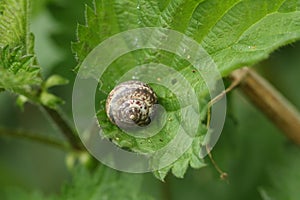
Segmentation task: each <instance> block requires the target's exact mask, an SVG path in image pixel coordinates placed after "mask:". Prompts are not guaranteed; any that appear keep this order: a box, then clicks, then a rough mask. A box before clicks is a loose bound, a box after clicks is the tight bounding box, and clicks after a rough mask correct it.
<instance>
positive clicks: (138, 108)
mask: <svg viewBox="0 0 300 200" xmlns="http://www.w3.org/2000/svg"><path fill="white" fill-rule="evenodd" d="M156 103H157V96H156V94H155V93H154V91H153V89H152V88H151V87H150V86H149V85H147V84H146V83H143V82H141V81H133V80H132V81H126V82H123V83H121V84H119V85H117V86H116V87H115V88H114V89H113V90H112V91H111V92H110V93H109V95H108V98H107V100H106V114H107V116H108V118H109V119H110V121H111V122H112V123H114V124H116V125H118V126H119V127H120V128H130V127H134V126H135V125H138V126H146V125H148V124H149V123H150V122H151V117H152V115H153V113H154V104H156Z"/></svg>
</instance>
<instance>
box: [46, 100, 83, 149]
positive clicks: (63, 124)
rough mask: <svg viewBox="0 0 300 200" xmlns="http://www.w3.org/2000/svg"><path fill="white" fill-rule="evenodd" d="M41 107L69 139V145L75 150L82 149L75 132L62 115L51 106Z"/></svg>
mask: <svg viewBox="0 0 300 200" xmlns="http://www.w3.org/2000/svg"><path fill="white" fill-rule="evenodd" d="M43 109H44V110H45V111H46V112H47V114H48V115H49V116H50V118H51V119H52V120H53V122H54V123H55V124H56V125H57V127H58V128H59V129H60V131H61V132H62V133H63V134H64V136H65V137H66V138H67V140H68V141H69V143H70V145H71V146H72V147H73V149H75V150H83V146H82V143H81V141H80V138H79V137H78V135H77V133H76V132H75V131H74V130H73V129H72V128H71V126H70V125H69V124H68V123H67V121H66V120H65V119H64V118H63V117H62V115H61V114H60V113H59V112H58V111H57V110H54V109H52V108H49V107H46V106H43Z"/></svg>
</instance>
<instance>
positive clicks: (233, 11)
mask: <svg viewBox="0 0 300 200" xmlns="http://www.w3.org/2000/svg"><path fill="white" fill-rule="evenodd" d="M34 3H35V1H33V0H32V1H30V0H1V1H0V95H1V92H3V91H7V92H9V93H13V94H15V95H16V97H17V100H16V101H17V104H18V105H19V106H20V107H21V108H23V106H24V103H26V102H29V103H33V104H35V105H37V106H40V107H42V109H44V110H45V111H46V113H47V114H48V115H49V116H50V118H52V120H53V121H54V122H55V123H56V124H57V126H58V127H59V128H60V130H61V132H62V133H63V134H64V135H65V136H66V138H67V144H65V142H59V141H52V140H51V141H50V140H49V141H50V142H52V143H55V144H58V146H59V145H60V146H63V148H67V149H68V151H71V152H78V151H79V152H85V148H84V147H83V145H82V144H81V142H80V139H79V137H78V133H76V131H74V130H75V129H74V128H73V127H72V126H70V125H69V124H68V123H67V122H66V121H65V120H64V117H63V116H62V115H61V110H60V109H59V106H60V104H61V103H63V102H64V101H63V100H62V99H61V98H59V97H57V96H56V95H54V94H52V93H51V92H49V90H48V89H49V88H51V87H54V86H59V85H64V84H68V83H69V81H68V80H67V79H65V78H63V77H61V76H59V75H56V74H53V75H51V76H50V77H48V78H44V77H42V75H41V72H40V70H41V68H43V66H41V65H40V64H39V59H38V57H37V56H36V54H35V52H34V47H35V45H34V36H33V34H32V33H31V32H30V30H29V24H30V15H31V14H30V13H31V8H30V7H31V6H30V4H34ZM299 10H300V2H299V1H297V0H295V1H293V0H257V1H253V0H244V1H239V0H227V1H219V0H198V1H195V0H168V1H159V0H122V1H109V0H93V4H92V6H86V9H85V24H79V25H78V27H77V33H76V34H77V40H76V41H75V42H73V43H72V45H71V48H72V51H73V53H74V55H75V57H76V60H77V62H78V66H77V67H74V73H76V72H77V71H78V68H79V66H80V65H81V63H82V62H83V61H84V59H85V58H86V57H87V55H88V54H89V53H90V52H91V51H92V50H93V49H94V48H95V47H96V46H97V45H98V44H100V43H101V42H103V41H104V40H106V39H107V38H109V37H111V36H113V35H115V34H118V33H121V32H123V31H127V30H131V29H136V28H143V27H161V28H166V29H171V30H176V31H178V32H180V33H182V34H185V35H186V36H188V37H190V38H192V39H194V40H195V41H197V42H198V43H199V44H200V45H201V46H202V47H203V48H204V50H205V51H206V52H207V53H208V54H209V56H210V57H211V58H212V59H213V61H214V62H215V64H216V66H217V68H218V70H219V71H220V73H221V75H222V76H223V77H227V76H229V74H231V73H232V72H233V71H234V70H236V69H239V68H242V67H244V66H253V65H254V64H256V63H258V62H260V61H262V60H264V59H266V58H267V57H268V56H269V55H270V53H271V52H273V51H274V50H276V49H278V48H279V47H281V46H284V45H287V44H290V43H292V42H294V41H296V40H298V39H299V38H300V11H299ZM145 63H162V64H164V65H167V66H171V67H172V68H174V69H175V70H176V71H178V72H179V73H180V74H181V75H182V76H183V77H184V78H185V79H186V80H187V81H188V82H189V83H190V84H191V86H192V88H193V89H194V91H195V93H196V96H197V99H198V101H199V102H198V105H199V108H200V118H201V122H200V126H199V127H198V131H197V132H198V133H197V134H196V135H195V136H193V141H192V145H191V146H190V148H189V149H188V150H187V151H186V152H185V153H184V154H183V155H182V156H181V157H180V158H178V159H177V160H176V161H175V162H173V163H171V164H170V165H168V166H166V167H164V168H163V169H160V170H158V171H154V172H153V173H154V175H155V177H157V178H158V179H160V180H162V181H163V180H164V179H165V177H166V175H167V174H168V172H170V171H171V172H172V174H174V175H175V176H176V177H180V178H183V177H184V174H185V173H186V171H187V169H188V167H189V166H191V167H192V168H196V169H199V168H201V167H204V166H206V164H205V162H204V160H203V159H202V158H200V157H199V152H200V147H201V145H202V144H203V142H204V141H203V138H204V137H205V134H206V132H207V126H206V120H207V109H208V103H209V101H210V99H209V96H208V89H207V87H206V86H205V82H204V80H203V78H201V76H200V75H199V74H197V73H195V68H194V67H193V66H192V65H191V64H190V63H188V62H187V61H186V60H184V59H182V58H180V57H179V56H177V55H174V54H172V53H169V52H165V51H162V50H152V49H142V50H137V51H133V52H130V53H128V54H126V55H123V56H121V57H120V58H118V59H117V60H115V61H114V62H113V63H112V64H111V65H110V66H109V68H108V69H107V70H106V71H105V72H104V74H103V75H102V76H101V78H100V80H99V86H98V90H97V94H96V100H95V101H96V102H98V104H96V110H97V117H98V121H99V123H100V125H101V127H102V128H103V130H104V134H105V136H106V137H107V138H108V139H110V140H111V141H112V142H113V143H115V144H116V145H117V146H119V147H120V148H123V149H127V150H128V151H132V152H136V153H141V154H143V153H149V152H155V151H157V150H159V149H161V148H162V147H164V146H165V145H167V144H168V143H169V142H170V141H171V140H172V139H173V138H174V137H175V135H176V129H177V128H178V126H179V123H180V118H181V117H182V116H181V114H180V104H179V103H178V100H177V98H176V96H175V95H174V94H173V93H172V92H171V91H169V90H168V89H167V88H164V87H160V86H159V85H155V84H152V85H151V87H152V88H153V90H154V91H155V93H156V94H157V98H158V102H159V103H160V104H161V105H162V106H163V107H164V108H165V109H166V115H167V117H166V118H167V119H171V120H169V121H168V122H167V123H166V126H165V127H164V128H163V129H162V130H161V131H160V132H159V133H158V134H157V135H155V136H153V137H150V138H135V137H133V136H132V135H128V134H125V133H124V132H123V131H122V130H121V129H119V128H118V127H117V126H116V125H115V124H113V123H111V121H110V120H109V119H108V117H107V115H106V109H105V102H106V98H107V96H108V94H109V93H110V91H111V90H112V89H113V88H114V87H115V86H116V84H117V82H116V80H119V79H120V78H121V77H122V76H123V74H124V73H125V72H127V71H129V70H130V69H132V68H133V67H135V66H139V65H142V64H145ZM99 102H100V103H99ZM37 138H38V137H35V136H33V137H32V139H37ZM41 141H43V139H41ZM81 155H82V154H81ZM81 158H82V157H81ZM83 160H84V158H83ZM78 171H79V173H78V175H76V176H75V177H77V178H75V181H78V182H85V183H86V182H90V183H87V186H85V187H87V188H88V186H89V187H90V188H93V191H94V193H93V195H94V196H97V195H101V194H103V193H101V192H104V193H105V192H107V191H105V185H104V184H103V183H102V182H101V181H100V180H101V179H104V180H106V181H107V183H108V184H109V183H114V184H115V185H114V186H115V187H118V185H123V183H125V179H132V180H133V181H137V182H141V180H138V178H136V177H134V176H130V175H124V174H118V173H117V172H114V171H113V170H110V169H106V168H105V167H104V166H101V167H99V169H98V170H97V172H94V175H93V176H92V175H89V174H88V173H87V172H84V170H82V169H79V170H78ZM82 174H84V175H82ZM80 176H85V177H86V178H80ZM77 179H78V180H77ZM127 187H128V188H125V189H124V190H120V192H119V193H118V194H114V192H113V191H112V192H107V193H108V194H109V196H108V197H109V199H122V197H124V195H128V191H134V192H132V194H131V195H132V196H130V197H128V198H129V199H141V198H144V199H151V198H150V197H147V196H145V195H144V194H143V195H142V196H143V197H141V194H139V193H138V190H137V188H134V187H132V186H127ZM97 188H100V190H97ZM101 189H102V190H101ZM84 190H85V188H79V186H78V185H76V183H74V185H71V186H69V187H67V189H66V190H65V191H64V192H65V197H66V198H68V197H71V198H72V197H73V198H75V196H77V198H78V199H85V198H86V197H85V195H86V193H85V191H84ZM126 190H127V191H126ZM74 191H76V192H77V193H76V192H75V193H74Z"/></svg>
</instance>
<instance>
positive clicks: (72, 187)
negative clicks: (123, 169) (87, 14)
mask: <svg viewBox="0 0 300 200" xmlns="http://www.w3.org/2000/svg"><path fill="white" fill-rule="evenodd" d="M142 181H143V179H142V176H140V175H132V174H127V173H120V172H118V171H115V170H113V169H109V168H107V167H105V166H100V167H99V168H98V169H97V170H96V171H95V172H94V173H90V172H89V171H87V170H86V169H85V168H78V169H76V170H75V172H74V177H73V181H72V183H71V184H69V185H66V186H65V187H64V189H63V191H62V195H61V198H58V199H62V200H63V199H72V200H77V199H78V200H82V199H85V200H97V199H115V200H127V199H128V200H151V199H152V198H151V197H150V196H148V195H146V194H145V193H144V192H141V185H142Z"/></svg>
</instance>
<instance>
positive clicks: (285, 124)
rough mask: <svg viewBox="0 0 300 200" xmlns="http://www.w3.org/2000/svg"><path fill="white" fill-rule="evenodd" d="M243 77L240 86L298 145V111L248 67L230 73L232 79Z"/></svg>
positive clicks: (299, 131) (299, 138) (299, 133)
mask: <svg viewBox="0 0 300 200" xmlns="http://www.w3.org/2000/svg"><path fill="white" fill-rule="evenodd" d="M241 76H243V79H242V81H241V83H240V88H241V90H242V91H243V93H244V94H245V95H246V96H247V97H248V98H249V99H250V100H251V101H252V103H253V104H254V105H256V106H257V107H258V108H259V109H260V110H261V111H262V112H263V113H264V114H265V115H266V116H267V117H268V118H269V119H270V120H271V121H272V122H273V123H274V124H275V125H276V126H277V127H278V128H279V129H281V130H282V131H283V133H284V134H285V135H286V136H287V137H288V138H290V139H291V140H292V141H293V142H294V143H296V144H298V145H300V113H299V111H297V109H296V108H295V107H294V106H293V105H292V104H291V103H290V102H289V101H288V100H287V99H286V98H284V97H283V96H282V94H280V93H279V92H278V91H277V90H276V89H275V88H274V87H273V86H272V85H271V84H270V83H269V82H267V81H266V80H265V79H264V78H262V77H261V76H260V75H259V74H257V73H256V72H254V71H253V70H251V69H249V68H246V67H245V68H242V69H239V70H236V71H234V72H233V73H232V74H231V77H232V78H233V80H235V79H241Z"/></svg>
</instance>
